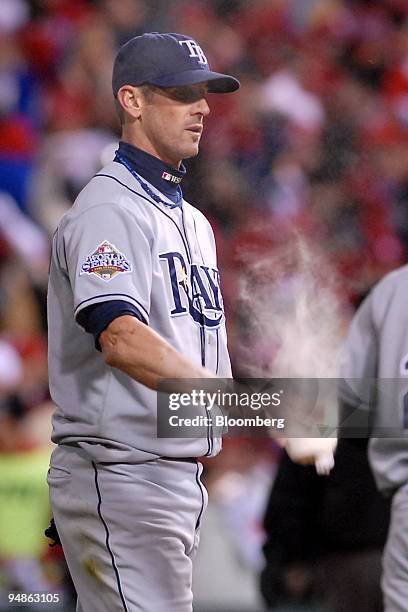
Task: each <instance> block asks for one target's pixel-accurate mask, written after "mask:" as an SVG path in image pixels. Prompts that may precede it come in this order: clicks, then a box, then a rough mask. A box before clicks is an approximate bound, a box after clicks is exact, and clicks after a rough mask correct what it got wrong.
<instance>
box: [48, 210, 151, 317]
mask: <svg viewBox="0 0 408 612" xmlns="http://www.w3.org/2000/svg"><path fill="white" fill-rule="evenodd" d="M59 240H60V241H62V244H60V245H59V247H60V248H59V252H60V253H62V254H63V258H64V259H65V264H66V267H67V273H68V275H69V279H70V283H71V287H72V291H73V294H74V316H75V317H77V315H78V314H79V312H80V311H81V310H82V309H83V308H86V307H88V306H92V305H93V304H98V303H101V302H105V301H108V300H109V301H110V300H123V301H126V302H129V303H131V304H134V305H135V306H136V308H137V309H138V310H139V311H140V312H141V314H142V315H143V316H144V317H146V322H148V321H149V310H150V292H151V282H152V257H151V243H150V240H149V236H148V235H147V231H146V228H143V226H142V223H141V222H139V220H138V219H137V218H136V216H133V215H132V214H131V213H130V212H129V211H128V210H126V209H124V208H122V207H121V206H119V205H118V204H100V205H97V206H93V207H92V208H90V209H88V210H86V211H84V212H82V213H80V214H77V215H73V216H71V217H70V218H69V219H68V220H67V222H66V223H65V225H64V228H63V231H62V232H59Z"/></svg>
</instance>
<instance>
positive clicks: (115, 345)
mask: <svg viewBox="0 0 408 612" xmlns="http://www.w3.org/2000/svg"><path fill="white" fill-rule="evenodd" d="M100 344H101V347H102V351H103V354H104V357H105V361H106V363H107V364H108V365H110V366H111V367H114V368H118V369H119V370H121V371H122V372H125V373H126V374H127V375H128V376H130V377H131V378H133V379H134V380H136V381H138V382H140V383H142V384H143V385H146V387H150V389H157V388H158V385H159V383H160V381H161V380H163V379H183V378H184V379H191V378H215V376H214V374H212V373H211V372H210V371H209V370H207V369H205V368H203V367H201V366H198V365H195V364H193V363H192V362H191V361H190V360H189V359H187V358H186V357H184V355H182V354H181V353H179V352H178V351H177V350H176V349H175V348H173V347H172V346H171V345H170V344H169V343H168V342H167V341H166V340H164V338H162V337H161V336H160V335H159V334H157V333H156V332H155V331H154V330H152V329H151V328H150V327H148V326H147V325H145V324H144V323H141V322H140V321H138V320H137V319H136V318H135V317H132V316H127V315H125V316H122V317H118V318H117V319H115V320H114V321H112V323H111V324H110V325H109V326H108V328H107V329H106V330H105V331H104V332H103V333H102V334H101V336H100Z"/></svg>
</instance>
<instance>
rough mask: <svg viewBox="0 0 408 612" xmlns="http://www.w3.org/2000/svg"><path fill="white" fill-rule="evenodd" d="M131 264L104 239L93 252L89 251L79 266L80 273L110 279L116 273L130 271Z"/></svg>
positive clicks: (105, 279)
mask: <svg viewBox="0 0 408 612" xmlns="http://www.w3.org/2000/svg"><path fill="white" fill-rule="evenodd" d="M131 271H132V266H131V265H130V262H129V261H128V259H127V258H126V256H125V255H124V254H123V253H121V252H120V251H119V250H118V249H117V248H116V247H115V246H114V245H113V244H111V243H110V242H108V241H107V240H105V241H104V242H102V244H100V245H99V246H98V247H97V248H96V250H95V251H94V252H93V253H90V255H88V257H87V258H86V260H85V261H84V263H83V264H82V266H81V271H80V273H79V275H80V276H82V274H95V275H96V276H99V278H101V279H102V280H104V281H110V280H112V278H114V277H115V276H117V275H118V274H121V273H122V274H124V273H126V272H131Z"/></svg>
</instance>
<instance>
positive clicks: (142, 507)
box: [48, 33, 239, 612]
mask: <svg viewBox="0 0 408 612" xmlns="http://www.w3.org/2000/svg"><path fill="white" fill-rule="evenodd" d="M238 87H239V82H238V81H237V80H236V79H234V78H233V77H231V76H228V75H224V74H220V73H217V72H213V71H211V70H210V68H209V65H208V61H207V59H206V57H205V55H204V52H203V50H202V49H201V47H200V46H199V45H198V44H197V42H196V41H194V40H192V39H191V38H189V37H187V36H183V35H181V34H158V33H150V34H143V35H142V36H137V37H135V38H132V39H131V40H130V41H128V42H127V43H126V44H125V45H124V46H123V47H121V48H120V50H119V52H118V55H117V57H116V60H115V64H114V68H113V93H114V97H115V103H116V106H117V109H118V114H119V117H120V119H121V124H122V138H121V142H120V144H119V148H118V150H117V153H116V157H115V159H114V161H112V162H111V163H109V164H108V165H107V166H106V167H104V168H103V169H102V170H101V171H100V172H98V174H96V175H95V176H94V177H93V178H92V179H91V181H90V182H89V183H88V185H87V186H86V187H85V188H84V189H83V191H82V192H81V193H80V195H79V196H78V198H77V200H76V202H75V204H74V206H73V207H72V209H71V210H70V211H69V212H68V213H67V214H66V215H65V216H64V217H63V219H62V220H61V223H60V225H59V227H58V229H57V231H56V233H55V236H54V239H53V244H52V257H51V268H50V280H49V298H48V319H49V370H50V388H51V393H52V397H53V399H54V401H55V403H56V406H57V408H56V412H55V415H54V418H53V441H54V442H55V443H57V445H58V446H57V447H56V449H55V451H54V452H53V455H52V458H51V465H50V470H49V474H48V483H49V486H50V496H51V504H52V509H53V514H54V519H55V524H56V526H57V529H58V532H59V536H60V539H61V542H62V546H63V549H64V553H65V557H66V560H67V563H68V567H69V570H70V573H71V576H72V579H73V582H74V584H75V587H76V590H77V593H78V604H77V610H79V611H84V612H115V611H118V612H119V611H121V612H136V611H146V612H147V611H149V612H152V611H154V612H187V611H191V609H192V591H191V574H192V559H193V557H194V554H195V551H196V548H197V544H198V536H199V528H200V522H201V518H202V515H203V511H204V509H205V506H206V503H207V493H206V491H205V489H204V487H203V485H202V483H201V481H200V475H201V471H202V466H201V464H200V463H199V462H198V461H197V459H196V458H197V457H201V456H207V457H211V456H214V455H216V454H217V453H218V452H219V450H220V446H221V443H220V440H219V439H217V438H215V437H214V435H213V432H212V431H211V428H208V430H207V435H206V437H205V438H201V439H197V438H191V439H186V438H172V439H170V438H158V437H157V433H156V431H157V430H156V426H157V402H156V399H157V394H156V391H155V390H156V389H157V386H158V384H159V382H160V380H162V379H164V378H168V379H181V378H206V377H215V376H220V377H230V375H231V369H230V362H229V357H228V351H227V340H226V331H225V321H224V312H223V303H222V297H221V291H220V277H219V272H218V269H217V262H216V252H215V244H214V236H213V232H212V230H211V227H210V225H209V223H208V221H207V220H206V219H205V217H204V216H203V215H202V214H201V213H200V212H199V211H198V210H197V209H196V208H194V207H193V206H191V205H190V204H189V203H187V202H186V201H185V200H184V199H183V194H182V191H181V182H182V179H183V176H184V174H185V168H184V166H183V164H182V160H183V159H184V158H188V157H192V156H195V155H197V153H198V149H199V142H200V137H201V134H202V130H203V122H204V119H205V117H206V116H207V115H208V113H209V107H208V103H207V100H206V97H207V94H208V93H226V92H232V91H235V90H236V89H238Z"/></svg>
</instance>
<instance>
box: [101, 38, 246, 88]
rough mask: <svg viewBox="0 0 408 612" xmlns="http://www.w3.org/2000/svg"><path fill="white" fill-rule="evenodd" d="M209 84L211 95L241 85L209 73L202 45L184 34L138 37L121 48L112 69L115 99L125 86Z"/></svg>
mask: <svg viewBox="0 0 408 612" xmlns="http://www.w3.org/2000/svg"><path fill="white" fill-rule="evenodd" d="M207 81H208V91H209V93H228V92H232V91H236V90H237V89H238V88H239V85H240V83H239V81H238V80H237V79H235V78H234V77H232V76H229V75H228V74H221V73H220V72H213V71H212V70H210V67H209V65H208V61H207V58H206V57H205V55H204V52H203V50H202V49H201V47H200V45H199V44H198V43H197V42H196V41H195V40H193V39H192V38H190V37H188V36H184V35H183V34H159V33H158V32H150V33H148V34H142V35H141V36H135V37H134V38H131V39H130V40H128V42H127V43H125V44H124V45H122V47H120V49H119V51H118V54H117V56H116V59H115V63H114V66H113V75H112V89H113V94H114V96H116V95H117V93H118V91H119V89H120V88H121V87H123V85H135V86H137V85H144V84H149V85H156V86H157V87H178V86H181V85H194V84H195V83H204V82H207Z"/></svg>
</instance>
